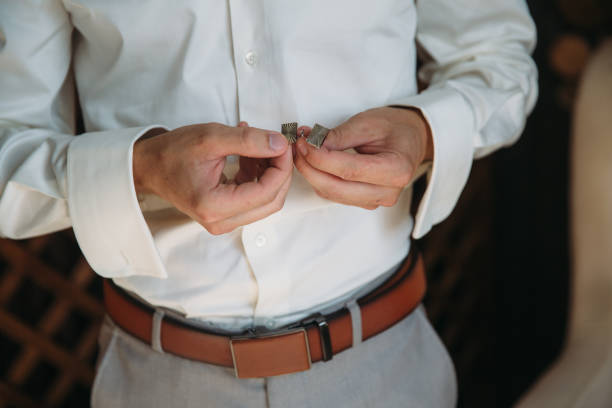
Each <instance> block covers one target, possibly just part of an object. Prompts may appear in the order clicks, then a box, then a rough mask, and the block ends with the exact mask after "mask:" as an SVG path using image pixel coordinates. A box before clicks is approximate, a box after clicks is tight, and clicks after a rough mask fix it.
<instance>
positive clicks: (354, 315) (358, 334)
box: [346, 299, 363, 347]
mask: <svg viewBox="0 0 612 408" xmlns="http://www.w3.org/2000/svg"><path fill="white" fill-rule="evenodd" d="M346 308H347V309H348V310H349V312H350V313H351V326H352V327H353V347H355V346H356V345H358V344H361V341H362V340H363V339H362V331H361V309H360V308H359V305H358V304H357V300H356V299H353V300H350V301H348V302H347V303H346Z"/></svg>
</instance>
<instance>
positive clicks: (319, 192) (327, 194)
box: [315, 189, 330, 199]
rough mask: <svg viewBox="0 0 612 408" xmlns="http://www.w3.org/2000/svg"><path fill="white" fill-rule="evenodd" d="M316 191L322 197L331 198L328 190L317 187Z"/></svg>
mask: <svg viewBox="0 0 612 408" xmlns="http://www.w3.org/2000/svg"><path fill="white" fill-rule="evenodd" d="M315 193H317V195H318V196H319V197H321V198H325V199H329V198H330V195H329V193H328V192H327V191H325V190H320V189H316V190H315Z"/></svg>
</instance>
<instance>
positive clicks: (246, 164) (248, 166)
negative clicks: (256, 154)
mask: <svg viewBox="0 0 612 408" xmlns="http://www.w3.org/2000/svg"><path fill="white" fill-rule="evenodd" d="M239 163H240V168H239V169H238V173H236V176H235V177H234V180H235V181H236V184H242V183H246V182H248V181H253V180H255V179H257V178H258V177H260V176H261V173H262V172H263V171H262V170H260V169H261V167H263V166H265V164H266V159H254V158H252V157H244V156H241V157H240V161H239Z"/></svg>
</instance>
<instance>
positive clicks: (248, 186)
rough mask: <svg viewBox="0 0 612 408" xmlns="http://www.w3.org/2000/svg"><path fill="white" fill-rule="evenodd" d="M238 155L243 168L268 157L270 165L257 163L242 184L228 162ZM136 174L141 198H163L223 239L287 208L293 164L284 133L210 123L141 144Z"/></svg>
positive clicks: (136, 153)
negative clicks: (229, 174) (231, 175)
mask: <svg viewBox="0 0 612 408" xmlns="http://www.w3.org/2000/svg"><path fill="white" fill-rule="evenodd" d="M234 154H235V155H240V156H241V167H242V164H243V163H245V162H248V159H247V160H246V161H245V160H243V158H255V159H266V158H267V159H268V160H267V166H266V167H265V168H263V169H262V167H261V163H262V162H263V163H265V162H266V160H254V161H252V162H256V163H258V166H256V167H258V168H257V170H256V171H257V173H256V174H251V177H250V178H249V177H247V178H246V179H245V169H242V168H241V171H240V177H237V179H242V180H239V183H237V182H235V181H227V180H225V177H224V175H223V168H224V166H225V160H226V157H227V156H228V155H234ZM133 169H134V184H135V187H136V192H137V193H141V194H143V193H148V194H151V193H152V194H156V195H158V196H159V197H161V198H163V199H165V200H167V201H169V202H170V203H172V204H173V205H174V206H175V207H176V208H177V209H179V210H180V211H182V212H183V213H185V214H187V215H188V216H190V217H191V218H193V219H194V220H195V221H197V222H199V223H200V224H202V226H204V228H206V230H208V232H210V233H211V234H215V235H218V234H223V233H226V232H230V231H232V230H234V229H235V228H237V227H239V226H241V225H246V224H250V223H252V222H254V221H257V220H259V219H262V218H265V217H267V216H268V215H270V214H272V213H274V212H276V211H278V210H280V209H281V208H282V206H283V204H284V201H285V196H286V194H287V190H288V189H289V185H290V183H291V174H292V171H293V159H292V154H291V149H288V143H287V140H286V139H285V138H284V137H283V136H282V135H281V134H280V133H278V132H273V131H268V130H262V129H256V128H252V127H248V126H246V124H245V123H241V126H239V127H230V126H225V125H221V124H218V123H208V124H200V125H191V126H185V127H181V128H178V129H175V130H172V131H170V132H166V133H162V134H159V135H157V136H154V137H151V138H145V139H141V140H139V141H137V142H136V144H135V146H134V159H133ZM248 172H249V171H248V169H247V173H246V174H247V175H248ZM240 181H242V182H240Z"/></svg>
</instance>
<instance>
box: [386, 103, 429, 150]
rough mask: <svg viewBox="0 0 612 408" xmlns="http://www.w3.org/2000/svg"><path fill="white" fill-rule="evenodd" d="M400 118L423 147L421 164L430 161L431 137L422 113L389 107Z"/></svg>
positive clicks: (409, 107) (412, 108)
mask: <svg viewBox="0 0 612 408" xmlns="http://www.w3.org/2000/svg"><path fill="white" fill-rule="evenodd" d="M389 109H393V110H394V111H395V112H396V113H397V114H399V115H400V116H401V117H402V120H401V122H402V123H403V124H405V125H407V126H410V127H412V128H413V129H414V131H415V132H416V134H417V135H418V138H419V139H420V140H421V143H422V144H421V146H423V159H422V161H421V162H426V161H432V160H433V156H434V146H433V135H432V132H431V127H430V126H429V123H428V122H427V119H425V116H424V115H423V113H422V112H421V111H420V110H419V109H418V108H415V107H412V106H397V105H394V106H389Z"/></svg>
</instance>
